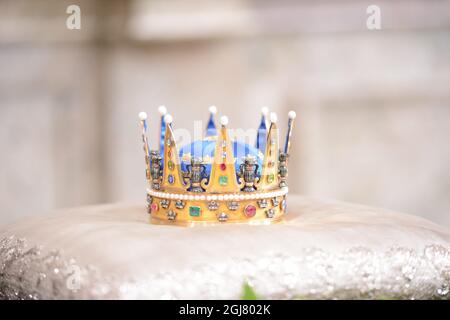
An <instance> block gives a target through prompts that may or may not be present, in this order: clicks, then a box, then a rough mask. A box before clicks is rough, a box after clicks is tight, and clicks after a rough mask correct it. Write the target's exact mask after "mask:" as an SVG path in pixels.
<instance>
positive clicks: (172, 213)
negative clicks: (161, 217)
mask: <svg viewBox="0 0 450 320" xmlns="http://www.w3.org/2000/svg"><path fill="white" fill-rule="evenodd" d="M176 217H177V213H176V212H175V211H173V210H169V212H167V219H169V220H175V218H176Z"/></svg>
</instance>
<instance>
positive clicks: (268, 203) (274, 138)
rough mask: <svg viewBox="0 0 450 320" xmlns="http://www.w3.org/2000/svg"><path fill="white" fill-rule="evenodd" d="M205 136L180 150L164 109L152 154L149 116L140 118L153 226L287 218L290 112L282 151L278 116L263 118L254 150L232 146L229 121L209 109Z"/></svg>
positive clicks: (265, 111) (242, 145) (264, 113)
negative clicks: (148, 130)
mask: <svg viewBox="0 0 450 320" xmlns="http://www.w3.org/2000/svg"><path fill="white" fill-rule="evenodd" d="M209 111H210V117H209V120H208V123H207V127H206V131H205V136H204V138H203V139H202V140H198V141H194V142H192V143H189V144H186V145H184V146H181V148H178V146H177V143H176V140H175V135H174V131H173V128H172V121H173V118H172V116H171V115H170V114H167V109H166V108H165V107H164V106H160V107H159V112H160V139H159V150H150V149H149V144H148V138H147V114H146V113H145V112H141V113H139V119H140V126H141V130H142V141H143V144H144V153H145V163H146V178H147V182H148V188H147V209H148V213H149V214H150V215H151V221H152V222H155V223H170V224H173V223H175V224H182V225H191V224H196V223H211V222H213V223H230V222H241V223H270V222H273V221H278V220H280V219H281V218H282V217H283V215H284V214H285V213H286V195H287V193H288V186H287V175H288V166H287V163H288V159H289V149H290V140H291V134H292V129H293V121H294V119H295V117H296V114H295V112H294V111H290V112H289V114H288V115H289V120H288V128H287V133H286V139H285V145H284V148H283V149H282V150H280V148H279V137H278V135H279V130H278V126H277V115H276V114H275V113H273V112H272V113H271V114H270V118H269V119H270V121H269V123H267V122H268V120H267V116H268V109H267V108H266V107H264V108H263V109H262V112H261V114H262V115H261V122H260V125H259V128H258V131H257V137H256V145H255V146H251V145H248V144H245V143H243V142H240V141H232V140H231V138H230V135H229V131H228V128H227V126H228V117H226V116H222V117H221V118H220V126H219V128H217V127H216V124H215V119H214V118H215V115H216V113H217V108H216V107H215V106H211V107H210V108H209Z"/></svg>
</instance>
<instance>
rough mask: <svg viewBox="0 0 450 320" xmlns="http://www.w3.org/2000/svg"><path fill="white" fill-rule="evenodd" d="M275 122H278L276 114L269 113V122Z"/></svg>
mask: <svg viewBox="0 0 450 320" xmlns="http://www.w3.org/2000/svg"><path fill="white" fill-rule="evenodd" d="M277 120H278V116H277V114H276V113H275V112H271V113H270V122H272V123H276V122H277Z"/></svg>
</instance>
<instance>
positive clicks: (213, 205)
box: [208, 201, 219, 211]
mask: <svg viewBox="0 0 450 320" xmlns="http://www.w3.org/2000/svg"><path fill="white" fill-rule="evenodd" d="M208 209H209V210H211V211H214V210H217V209H219V204H218V203H217V202H216V201H210V202H209V203H208Z"/></svg>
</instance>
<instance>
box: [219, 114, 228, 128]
mask: <svg viewBox="0 0 450 320" xmlns="http://www.w3.org/2000/svg"><path fill="white" fill-rule="evenodd" d="M220 124H221V125H223V126H226V125H227V124H228V117H227V116H222V117H221V118H220Z"/></svg>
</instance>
